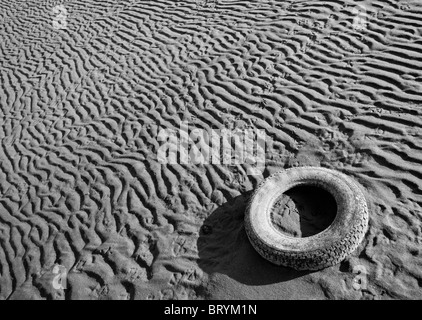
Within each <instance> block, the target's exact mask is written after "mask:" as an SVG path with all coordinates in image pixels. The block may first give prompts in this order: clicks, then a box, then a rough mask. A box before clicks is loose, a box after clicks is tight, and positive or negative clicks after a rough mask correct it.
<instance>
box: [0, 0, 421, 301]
mask: <svg viewBox="0 0 422 320" xmlns="http://www.w3.org/2000/svg"><path fill="white" fill-rule="evenodd" d="M359 3H360V4H361V7H360V8H365V10H367V11H366V15H363V16H362V13H361V12H360V13H359V11H356V2H355V1H343V0H333V1H316V0H314V1H299V0H298V1H227V0H220V1H217V0H215V1H209V0H205V1H199V2H198V1H197V2H195V1H161V0H158V1H142V0H137V1H93V0H85V1H81V0H76V1H65V2H63V3H62V4H61V6H62V7H59V8H57V7H56V6H57V5H58V4H57V3H55V2H54V1H40V0H32V1H28V0H21V1H17V0H10V1H2V2H1V3H0V14H1V15H0V64H1V66H0V83H1V91H0V139H1V140H0V160H1V161H0V298H1V299H8V298H12V299H13V298H14V299H204V298H220V299H227V298H237V299H244V298H245V299H246V298H254V299H292V298H293V299H297V298H299V299H327V298H328V299H390V298H394V299H406V298H410V299H416V298H419V299H421V298H422V289H421V287H422V271H421V270H422V258H421V257H422V254H421V244H422V209H421V206H422V191H421V190H422V188H421V186H422V171H421V168H422V167H421V165H422V152H421V151H422V129H421V126H422V118H421V116H422V94H421V92H422V85H421V82H422V35H421V34H422V5H421V3H419V2H418V1H407V2H405V1H403V2H402V1H400V2H399V1H393V0H391V1H360V2H359ZM359 19H360V20H359ZM362 19H364V21H363V20H362ZM57 24H59V26H63V27H65V28H64V29H58V28H57ZM356 24H358V26H356ZM359 24H360V25H359ZM181 121H186V122H188V123H189V126H190V127H191V128H199V129H204V130H211V129H212V128H219V129H222V128H228V129H234V128H240V129H245V128H252V129H260V130H265V133H266V135H267V138H268V139H267V142H269V143H268V144H267V150H266V151H267V153H266V166H265V170H264V171H263V172H262V174H261V175H256V176H251V175H247V174H246V171H245V170H246V169H245V166H243V165H237V166H226V165H216V164H206V165H189V164H167V165H164V164H161V163H159V162H158V161H157V158H156V155H157V151H158V149H159V147H160V142H159V141H158V138H157V135H158V133H159V131H160V129H164V130H170V129H175V130H177V129H178V128H179V126H180V122H181ZM301 165H315V166H324V167H329V168H333V169H336V170H339V171H342V172H344V173H346V174H348V175H350V176H352V177H353V178H355V179H356V180H357V181H359V182H360V184H361V185H362V186H364V187H365V188H366V190H367V193H366V194H367V197H368V201H369V203H370V206H371V209H370V227H369V231H368V234H367V236H366V238H365V240H364V242H363V243H362V245H361V246H360V248H359V249H358V250H357V251H356V252H355V253H354V254H353V255H352V256H351V257H350V258H348V259H347V260H346V261H344V262H343V263H341V264H340V265H337V266H334V267H331V268H328V269H325V270H322V271H318V272H313V273H304V272H296V271H293V270H288V269H284V268H281V267H277V266H273V265H271V264H270V263H269V262H267V261H265V260H263V259H262V258H260V256H259V255H258V254H257V253H256V252H255V251H254V249H253V248H252V247H251V245H250V244H249V242H248V239H247V237H246V234H245V231H244V227H243V215H244V210H245V205H246V201H247V198H248V196H249V194H250V191H251V190H253V189H254V188H255V187H256V186H257V185H258V184H259V182H261V181H262V180H263V179H264V178H265V177H267V176H268V175H269V174H271V173H273V172H275V171H277V170H280V169H283V168H288V167H292V166H301ZM204 226H205V227H204ZM56 265H60V266H62V267H63V268H64V270H66V273H67V280H66V281H64V282H63V283H62V284H64V285H62V287H60V288H59V289H55V288H54V286H53V285H52V283H53V282H54V279H55V280H56V281H57V280H58V279H57V276H58V275H59V273H60V272H61V271H60V272H57V270H54V266H56ZM356 277H358V278H356ZM357 279H358V280H357ZM359 279H360V280H359ZM356 281H358V282H356ZM357 283H358V284H359V285H357Z"/></svg>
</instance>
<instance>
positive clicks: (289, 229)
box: [271, 185, 337, 238]
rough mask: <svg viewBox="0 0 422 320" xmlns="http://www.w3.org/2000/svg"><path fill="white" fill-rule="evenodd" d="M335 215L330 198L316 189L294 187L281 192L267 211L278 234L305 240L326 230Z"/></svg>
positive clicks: (334, 204) (333, 205)
mask: <svg viewBox="0 0 422 320" xmlns="http://www.w3.org/2000/svg"><path fill="white" fill-rule="evenodd" d="M336 213H337V204H336V200H335V199H334V197H333V196H332V195H331V194H330V193H329V192H327V191H325V190H324V189H322V188H319V187H316V186H306V185H303V186H297V187H294V188H292V189H290V190H288V191H286V192H284V193H283V194H282V195H281V196H280V197H279V198H278V199H277V201H276V202H275V204H274V206H273V208H272V211H271V222H272V224H273V225H274V226H275V227H276V229H278V230H279V231H280V232H281V233H283V234H286V235H288V236H291V237H296V238H305V237H310V236H313V235H315V234H317V233H320V232H321V231H323V230H325V229H327V228H328V227H329V226H330V225H331V223H332V222H333V221H334V218H335V216H336Z"/></svg>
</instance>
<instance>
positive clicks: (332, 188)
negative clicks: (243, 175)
mask: <svg viewBox="0 0 422 320" xmlns="http://www.w3.org/2000/svg"><path fill="white" fill-rule="evenodd" d="M301 185H309V186H316V187H320V188H322V189H324V190H326V191H327V192H329V193H330V194H331V195H332V196H333V197H334V199H335V201H336V203H337V214H336V217H335V218H334V221H333V222H332V223H331V225H330V226H329V227H328V228H327V229H325V230H323V231H322V232H320V233H318V234H315V235H313V236H310V237H304V238H294V237H290V236H288V235H286V234H283V233H281V232H280V231H278V230H277V229H276V228H275V227H274V226H273V224H272V223H271V209H272V207H273V205H274V203H275V202H276V201H277V199H278V198H279V197H280V196H281V195H282V194H283V193H284V192H286V191H287V190H289V189H291V188H294V187H297V186H301ZM367 228H368V206H367V204H366V200H365V196H364V194H363V192H362V190H361V188H360V187H359V186H358V185H357V183H356V182H354V181H353V180H352V179H351V178H349V177H347V176H346V175H344V174H342V173H340V172H337V171H334V170H331V169H325V168H318V167H299V168H291V169H287V170H284V171H281V172H278V173H275V174H273V175H271V176H269V177H268V178H267V179H265V180H264V181H263V182H262V183H261V184H260V185H259V186H258V188H257V189H256V191H255V192H254V194H253V195H252V197H251V199H250V201H249V203H248V207H247V209H246V213H245V230H246V233H247V236H248V238H249V241H250V242H251V244H252V246H253V247H254V248H255V250H256V251H257V252H258V253H259V254H260V255H261V256H262V257H263V258H265V259H267V260H268V261H270V262H272V263H274V264H277V265H281V266H285V267H290V268H293V269H296V270H319V269H323V268H326V267H329V266H333V265H335V264H337V263H339V262H340V261H342V260H343V259H344V258H346V257H347V256H348V255H349V254H350V253H352V252H353V251H354V250H356V248H357V247H358V246H359V244H360V243H361V241H362V240H363V238H364V236H365V233H366V230H367Z"/></svg>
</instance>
